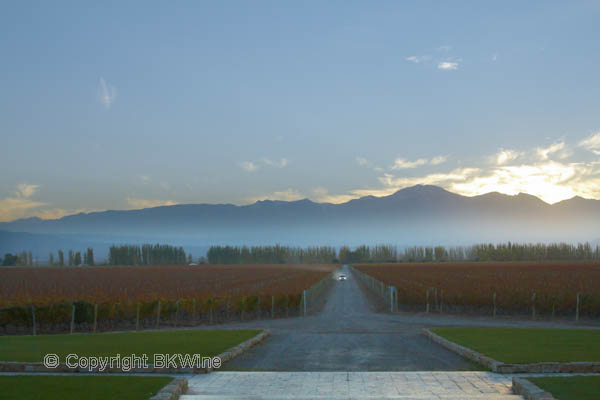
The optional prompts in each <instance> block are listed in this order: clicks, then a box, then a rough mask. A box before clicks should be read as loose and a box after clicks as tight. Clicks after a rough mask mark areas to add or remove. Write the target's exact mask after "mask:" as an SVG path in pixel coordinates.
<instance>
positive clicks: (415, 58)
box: [406, 56, 431, 64]
mask: <svg viewBox="0 0 600 400" xmlns="http://www.w3.org/2000/svg"><path fill="white" fill-rule="evenodd" d="M429 60H431V56H409V57H406V61H410V62H413V63H415V64H420V63H422V62H425V61H429Z"/></svg>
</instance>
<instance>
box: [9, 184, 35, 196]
mask: <svg viewBox="0 0 600 400" xmlns="http://www.w3.org/2000/svg"><path fill="white" fill-rule="evenodd" d="M39 187H40V185H31V184H28V183H19V184H18V185H17V190H16V192H15V195H16V196H17V197H22V198H28V197H31V196H33V195H34V193H35V192H36V191H37V190H38V188H39Z"/></svg>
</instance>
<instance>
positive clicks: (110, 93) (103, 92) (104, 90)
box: [98, 78, 117, 109]
mask: <svg viewBox="0 0 600 400" xmlns="http://www.w3.org/2000/svg"><path fill="white" fill-rule="evenodd" d="M116 98H117V89H116V88H115V87H114V86H112V85H111V84H109V83H106V81H105V80H104V78H100V83H99V84H98V101H99V102H100V104H102V105H103V106H104V107H106V109H109V108H110V107H112V105H113V103H114V102H115V100H116Z"/></svg>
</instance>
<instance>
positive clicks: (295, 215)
mask: <svg viewBox="0 0 600 400" xmlns="http://www.w3.org/2000/svg"><path fill="white" fill-rule="evenodd" d="M599 221H600V200H590V199H583V198H581V197H574V198H571V199H569V200H564V201H561V202H558V203H555V204H552V205H550V204H548V203H545V202H544V201H542V200H540V199H539V198H537V197H535V196H531V195H527V194H518V195H514V196H509V195H505V194H500V193H496V192H493V193H487V194H484V195H480V196H473V197H467V196H462V195H459V194H456V193H452V192H449V191H447V190H445V189H443V188H440V187H437V186H431V185H417V186H413V187H409V188H405V189H402V190H399V191H398V192H396V193H394V194H392V195H390V196H384V197H374V196H366V197H362V198H359V199H355V200H350V201H348V202H346V203H342V204H331V203H316V202H313V201H310V200H308V199H304V200H298V201H289V202H288V201H272V200H264V201H258V202H256V203H254V204H251V205H244V206H236V205H232V204H181V205H173V206H162V207H154V208H146V209H141V210H127V211H114V210H109V211H103V212H93V213H87V214H86V213H81V214H76V215H70V216H66V217H63V218H60V219H54V220H43V219H40V218H26V219H18V220H15V221H12V222H2V223H0V231H3V232H0V254H4V253H5V252H9V251H20V250H32V251H34V252H35V253H38V254H39V256H41V257H43V256H46V255H47V251H51V250H56V248H57V247H56V246H57V245H61V244H62V243H64V245H63V248H68V247H69V246H75V247H74V248H77V249H79V248H83V247H85V246H91V247H94V248H99V250H100V253H101V254H102V253H104V252H105V251H106V250H107V249H108V246H109V245H110V244H113V243H115V244H116V243H145V242H161V243H170V244H176V245H182V246H183V247H184V248H186V250H188V251H194V252H195V254H198V252H200V253H202V252H203V251H205V250H206V248H207V247H208V246H210V245H213V244H233V245H240V244H246V245H260V244H273V243H280V244H286V245H297V246H313V245H333V246H339V245H343V244H347V245H351V246H352V245H358V244H377V243H386V244H396V245H399V246H409V245H434V244H443V245H468V244H473V243H481V242H494V243H495V242H504V241H513V242H554V241H566V242H569V243H575V242H580V241H590V242H594V243H595V242H596V240H597V239H598V238H600V225H599V224H598V222H599ZM50 247H55V248H54V249H52V248H50Z"/></svg>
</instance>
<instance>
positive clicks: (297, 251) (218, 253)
mask: <svg viewBox="0 0 600 400" xmlns="http://www.w3.org/2000/svg"><path fill="white" fill-rule="evenodd" d="M207 259H208V262H209V263H210V264H292V263H301V264H320V263H323V264H325V263H336V262H337V252H336V250H335V248H333V247H330V246H322V247H308V248H300V247H288V246H280V245H275V246H255V247H246V246H242V247H239V246H212V247H211V248H210V249H208V253H207Z"/></svg>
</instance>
